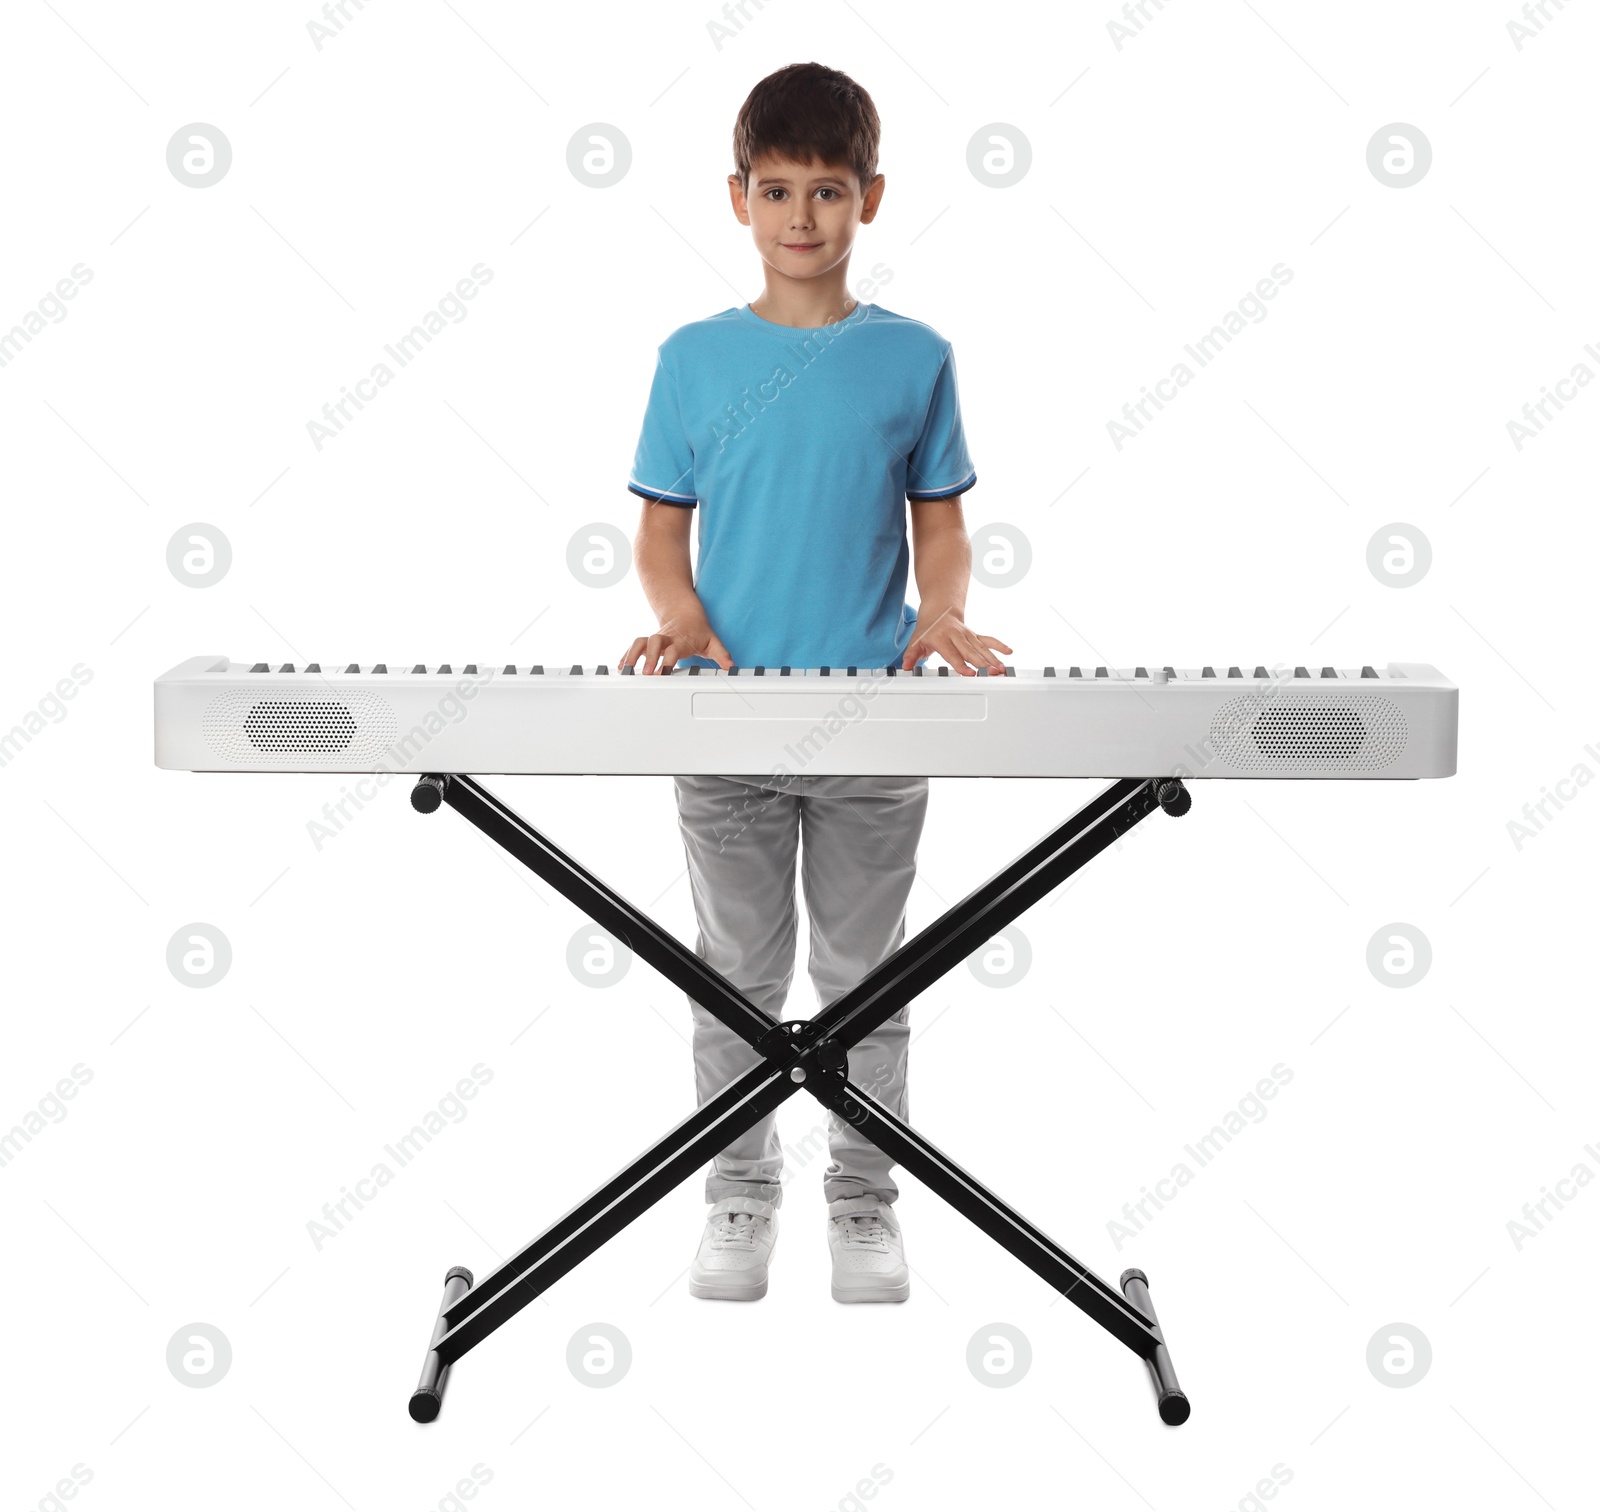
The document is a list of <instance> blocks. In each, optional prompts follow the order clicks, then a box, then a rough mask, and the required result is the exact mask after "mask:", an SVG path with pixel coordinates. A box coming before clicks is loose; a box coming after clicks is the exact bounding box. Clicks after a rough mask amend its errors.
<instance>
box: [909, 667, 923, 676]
mask: <svg viewBox="0 0 1600 1512" xmlns="http://www.w3.org/2000/svg"><path fill="white" fill-rule="evenodd" d="M922 672H923V669H922V668H921V667H913V668H912V669H911V675H912V676H913V677H921V676H922Z"/></svg>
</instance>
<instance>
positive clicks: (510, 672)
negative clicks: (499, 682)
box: [500, 662, 633, 677]
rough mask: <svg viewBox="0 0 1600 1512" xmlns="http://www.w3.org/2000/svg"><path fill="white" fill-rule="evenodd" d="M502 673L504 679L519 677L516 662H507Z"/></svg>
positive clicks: (630, 668) (630, 669) (631, 669)
mask: <svg viewBox="0 0 1600 1512" xmlns="http://www.w3.org/2000/svg"><path fill="white" fill-rule="evenodd" d="M628 670H629V671H630V672H631V671H633V668H632V667H629V668H628ZM500 671H501V675H502V676H504V677H515V676H516V675H517V664H516V663H515V662H507V663H506V664H505V666H504V667H502V668H501V669H500Z"/></svg>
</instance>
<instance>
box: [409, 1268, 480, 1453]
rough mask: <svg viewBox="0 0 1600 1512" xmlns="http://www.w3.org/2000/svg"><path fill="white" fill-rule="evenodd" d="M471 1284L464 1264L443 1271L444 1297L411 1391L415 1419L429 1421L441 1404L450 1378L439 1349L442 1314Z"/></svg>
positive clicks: (469, 1272)
mask: <svg viewBox="0 0 1600 1512" xmlns="http://www.w3.org/2000/svg"><path fill="white" fill-rule="evenodd" d="M471 1285H472V1272H471V1271H469V1270H468V1269H467V1268H466V1266H464V1265H453V1266H451V1267H450V1269H449V1270H448V1271H447V1272H446V1273H445V1278H444V1301H442V1302H441V1303H440V1304H439V1316H438V1317H437V1318H436V1319H435V1320H434V1324H433V1338H432V1340H431V1341H430V1342H429V1344H428V1353H427V1355H426V1356H425V1357H424V1358H423V1361H422V1377H421V1379H420V1380H418V1382H417V1389H416V1390H415V1391H413V1392H412V1393H411V1416H412V1417H413V1418H414V1419H415V1420H416V1421H417V1422H419V1423H431V1422H432V1421H433V1420H434V1419H435V1418H436V1417H438V1416H439V1409H440V1408H441V1407H442V1406H444V1388H445V1387H446V1386H447V1385H448V1384H449V1382H450V1362H449V1361H448V1360H446V1359H444V1358H443V1357H442V1356H441V1355H440V1353H439V1347H438V1346H439V1340H440V1339H442V1338H443V1337H444V1335H445V1330H446V1329H447V1328H448V1327H449V1324H448V1323H447V1322H446V1321H445V1314H446V1313H447V1312H448V1311H449V1310H450V1304H451V1303H452V1302H454V1301H455V1300H456V1298H458V1297H460V1296H461V1295H462V1294H463V1293H464V1292H465V1291H466V1290H467V1288H468V1287H469V1286H471Z"/></svg>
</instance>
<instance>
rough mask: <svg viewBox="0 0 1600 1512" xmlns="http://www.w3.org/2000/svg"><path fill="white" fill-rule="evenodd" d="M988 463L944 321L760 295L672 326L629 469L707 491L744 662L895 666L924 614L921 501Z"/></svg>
mask: <svg viewBox="0 0 1600 1512" xmlns="http://www.w3.org/2000/svg"><path fill="white" fill-rule="evenodd" d="M976 478H977V474H976V473H975V472H974V470H973V466H972V460H971V458H970V457H969V456H968V455H967V443H966V437H965V435H964V434H963V432H962V428H961V405H960V400H959V398H958V395H957V392H956V371H955V359H954V357H953V355H952V353H951V349H950V343H949V342H948V341H946V340H945V339H944V337H942V336H941V335H940V334H939V333H938V332H937V331H935V330H934V329H933V328H932V327H931V326H926V325H923V324H922V323H921V322H920V321H916V320H908V319H907V318H906V317H905V316H903V315H896V314H893V313H892V312H891V311H889V310H885V309H884V308H883V307H882V306H881V305H873V304H867V303H864V302H863V303H861V304H858V305H857V306H856V308H855V309H854V310H852V311H851V313H850V314H849V316H847V317H846V318H845V319H844V320H841V321H838V322H836V323H835V324H833V325H827V326H822V327H819V328H817V329H808V328H801V327H795V326H783V325H775V324H773V322H771V321H770V320H763V319H762V318H761V317H760V316H759V315H757V314H755V313H754V312H753V311H752V310H751V309H750V307H749V306H748V305H745V306H742V307H740V308H737V309H730V310H724V311H723V312H722V313H721V314H720V315H713V316H711V317H710V319H708V320H697V321H694V322H693V323H692V324H690V325H686V326H681V327H679V329H678V330H676V331H674V332H673V333H672V334H671V335H670V336H669V337H667V339H666V340H665V341H664V342H662V343H661V346H660V348H659V351H658V353H657V361H656V371H655V378H654V381H653V382H652V384H651V386H650V400H649V403H648V405H647V407H646V409H645V417H644V426H643V430H642V432H641V434H640V436H639V447H638V451H637V452H636V454H635V456H634V463H633V472H632V474H631V476H630V477H629V480H628V487H629V489H630V490H632V492H634V493H636V494H638V495H640V496H641V497H642V498H646V499H654V500H656V501H658V502H659V503H662V504H669V505H678V506H680V507H682V508H687V509H693V508H695V507H696V505H698V506H699V509H700V529H699V556H698V560H697V562H696V569H695V592H696V593H697V594H698V595H699V596H700V600H701V602H702V603H703V604H704V605H705V609H706V616H707V618H708V619H709V620H710V622H711V628H712V629H713V630H714V631H715V632H716V633H717V634H718V635H719V636H720V637H721V638H722V641H723V644H724V645H726V646H727V648H728V652H729V654H730V655H731V656H732V657H733V660H734V662H735V664H736V665H738V666H739V667H756V666H766V667H781V666H790V667H821V666H828V667H850V666H858V667H889V666H899V665H900V662H901V661H902V659H903V658H904V655H905V648H906V646H907V645H908V644H909V643H910V641H911V635H912V631H913V629H914V628H915V619H916V610H915V608H914V607H912V606H911V605H909V604H907V603H906V601H905V595H906V582H907V577H908V569H909V566H910V561H911V549H910V544H909V541H908V539H907V534H906V501H907V500H908V499H910V500H912V501H916V500H920V499H948V498H953V497H954V496H956V495H957V494H961V493H965V492H966V491H967V490H968V489H969V488H971V487H972V485H973V483H974V482H975V481H976ZM679 665H680V666H685V667H689V666H702V667H709V666H714V665H715V663H714V662H712V661H710V660H709V659H708V658H706V657H703V656H694V657H684V658H683V660H682V661H681V662H680V663H679Z"/></svg>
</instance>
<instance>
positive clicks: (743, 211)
mask: <svg viewBox="0 0 1600 1512" xmlns="http://www.w3.org/2000/svg"><path fill="white" fill-rule="evenodd" d="M728 199H729V200H730V201H731V202H732V204H733V213H734V214H735V215H736V216H738V218H739V224H740V225H741V226H748V225H749V224H750V206H749V204H748V203H747V201H746V200H745V196H744V185H743V184H741V183H740V182H739V175H738V174H737V173H730V174H729V175H728Z"/></svg>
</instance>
